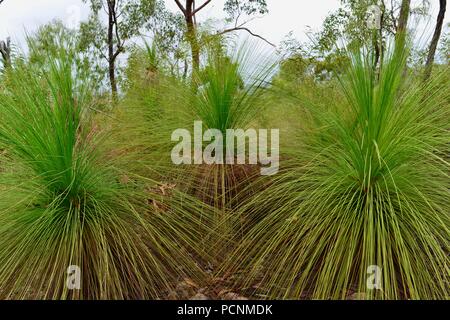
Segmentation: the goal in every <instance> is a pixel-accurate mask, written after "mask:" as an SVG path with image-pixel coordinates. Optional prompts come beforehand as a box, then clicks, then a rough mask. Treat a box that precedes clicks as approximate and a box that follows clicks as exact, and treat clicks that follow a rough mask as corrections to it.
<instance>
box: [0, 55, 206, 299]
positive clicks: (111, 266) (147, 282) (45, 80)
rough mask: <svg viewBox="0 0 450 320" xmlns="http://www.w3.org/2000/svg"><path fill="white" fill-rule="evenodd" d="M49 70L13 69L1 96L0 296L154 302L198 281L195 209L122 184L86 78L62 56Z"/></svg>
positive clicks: (199, 218)
mask: <svg viewBox="0 0 450 320" xmlns="http://www.w3.org/2000/svg"><path fill="white" fill-rule="evenodd" d="M47 67H48V68H46V69H45V70H40V69H38V70H37V69H35V68H31V67H30V66H16V67H15V68H14V70H13V71H12V72H11V73H10V74H8V78H7V80H6V81H7V82H6V84H5V88H4V90H3V91H2V93H1V99H0V115H1V118H2V121H1V123H0V150H3V151H2V155H1V158H0V238H1V241H0V283H1V284H2V285H1V290H0V297H2V298H17V299H23V298H45V299H68V298H69V299H131V298H134V299H145V298H162V297H165V296H167V293H168V291H169V290H170V289H171V288H172V286H173V285H174V283H175V281H177V279H179V278H180V277H190V278H192V279H196V278H198V277H199V276H201V270H199V268H198V267H197V264H196V263H195V262H194V261H193V259H192V258H191V256H190V254H189V250H190V249H192V250H193V252H194V251H195V249H194V247H195V248H198V247H199V243H200V241H201V236H202V235H203V234H204V233H206V232H207V230H205V229H203V228H202V227H201V226H202V225H203V221H205V220H206V219H207V216H203V211H202V209H201V207H199V206H198V205H194V204H192V203H191V202H190V200H189V198H187V197H185V196H180V197H179V196H177V195H176V194H175V193H173V194H172V196H171V197H170V198H169V197H165V198H164V199H163V197H162V196H161V195H159V194H158V193H157V192H152V190H151V189H149V188H147V187H146V181H145V180H138V179H134V180H133V182H132V183H125V182H123V181H122V179H120V177H121V176H123V175H124V172H123V171H124V169H123V168H120V167H119V166H117V165H116V164H117V163H119V162H117V161H116V158H117V157H118V156H117V155H114V156H112V155H111V154H110V152H106V150H105V148H104V147H103V146H105V145H108V143H105V141H106V138H105V137H106V136H110V134H106V132H103V131H102V130H100V128H99V127H98V126H97V125H96V124H95V122H93V111H92V110H93V109H95V108H91V106H93V105H94V104H95V102H94V101H93V100H91V99H90V98H89V97H90V95H89V94H88V91H89V88H90V86H89V81H88V79H84V78H78V77H77V75H76V73H75V72H74V70H73V69H72V62H71V59H69V58H68V57H67V56H66V55H64V53H61V54H60V55H59V56H58V57H55V58H49V62H48V66H47ZM158 197H159V198H158ZM157 199H159V200H157ZM155 201H158V203H160V205H159V206H154V205H151V203H152V202H155ZM191 227H192V229H191ZM197 253H198V252H197ZM74 266H76V267H78V268H79V271H80V272H81V274H78V275H79V276H80V279H79V284H80V287H79V290H71V289H73V288H71V287H70V286H67V281H68V279H70V277H69V275H68V273H67V272H68V271H69V272H72V271H73V270H76V268H75V267H74ZM74 268H75V269H74Z"/></svg>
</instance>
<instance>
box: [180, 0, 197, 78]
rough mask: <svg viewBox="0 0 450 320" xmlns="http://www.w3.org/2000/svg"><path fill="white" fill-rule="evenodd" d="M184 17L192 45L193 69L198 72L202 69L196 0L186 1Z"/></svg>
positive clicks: (188, 38)
mask: <svg viewBox="0 0 450 320" xmlns="http://www.w3.org/2000/svg"><path fill="white" fill-rule="evenodd" d="M184 17H185V20H186V28H187V33H186V37H187V40H188V41H189V45H190V47H191V54H192V69H193V71H194V72H197V71H198V70H199V69H200V47H199V44H198V39H197V30H196V29H197V28H196V27H197V26H196V24H195V21H194V18H195V17H194V0H187V1H186V12H185V16H184Z"/></svg>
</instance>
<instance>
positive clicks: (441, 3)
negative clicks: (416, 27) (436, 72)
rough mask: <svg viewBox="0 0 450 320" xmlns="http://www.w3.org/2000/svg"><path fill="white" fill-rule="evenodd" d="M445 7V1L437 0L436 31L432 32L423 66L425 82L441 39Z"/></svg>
mask: <svg viewBox="0 0 450 320" xmlns="http://www.w3.org/2000/svg"><path fill="white" fill-rule="evenodd" d="M446 7H447V0H439V14H438V17H437V21H436V29H435V30H434V34H433V38H432V39H431V43H430V49H429V50H428V56H427V62H426V64H425V74H424V79H425V80H427V79H428V78H429V77H430V75H431V70H432V68H433V63H434V56H435V55H436V48H437V45H438V42H439V38H440V37H441V32H442V25H443V24H444V17H445V10H446Z"/></svg>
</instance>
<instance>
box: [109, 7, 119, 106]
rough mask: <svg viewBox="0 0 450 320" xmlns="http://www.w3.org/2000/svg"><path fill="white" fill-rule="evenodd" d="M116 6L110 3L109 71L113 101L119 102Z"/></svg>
mask: <svg viewBox="0 0 450 320" xmlns="http://www.w3.org/2000/svg"><path fill="white" fill-rule="evenodd" d="M114 6H115V0H111V1H108V67H109V68H108V69H109V83H110V85H111V94H112V97H113V100H114V101H116V100H117V82H116V66H115V62H116V55H115V54H114V24H115V21H114V12H113V11H114ZM116 27H117V26H116Z"/></svg>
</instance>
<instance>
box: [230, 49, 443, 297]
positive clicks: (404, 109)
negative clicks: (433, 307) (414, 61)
mask: <svg viewBox="0 0 450 320" xmlns="http://www.w3.org/2000/svg"><path fill="white" fill-rule="evenodd" d="M397 46H400V47H398V48H397V50H390V51H389V52H390V53H389V54H387V55H386V57H385V61H384V63H383V67H382V69H381V71H380V76H379V79H378V78H377V76H376V74H375V73H374V71H373V68H371V64H372V59H368V58H366V55H363V54H361V53H356V54H353V55H352V56H351V67H350V68H349V70H348V73H347V76H346V77H345V78H343V79H342V81H341V86H340V88H341V89H340V92H341V95H342V96H343V99H342V100H339V99H337V100H335V101H334V102H333V103H332V104H331V105H328V106H322V107H317V106H315V107H314V108H311V109H308V112H309V114H310V115H311V121H310V123H309V125H304V126H302V127H303V129H297V131H295V132H291V141H290V144H291V148H289V149H286V150H285V152H286V156H287V158H288V159H287V160H286V161H285V162H284V163H283V164H282V166H283V168H285V169H284V170H283V171H281V172H280V173H279V174H278V175H276V176H274V177H273V179H271V181H270V182H269V184H267V181H265V183H266V184H265V185H264V186H266V187H267V185H268V187H267V188H266V189H265V190H262V191H261V192H260V193H258V194H257V195H256V196H255V197H253V198H251V199H249V200H248V201H247V202H246V203H245V204H243V206H242V208H241V210H242V211H243V212H246V214H251V215H253V216H254V217H256V218H257V219H258V220H259V221H260V222H259V223H258V224H257V225H256V226H255V227H254V228H253V229H252V230H251V231H250V232H249V233H248V235H247V236H246V238H245V240H244V241H242V243H241V245H239V246H238V248H237V249H236V251H235V253H234V255H232V256H231V257H230V258H229V259H228V260H227V263H226V266H225V268H224V269H225V270H227V271H229V272H232V274H236V272H237V270H240V271H241V272H242V274H243V275H244V276H243V277H241V278H240V280H238V281H237V284H238V286H239V287H240V288H242V287H251V286H252V285H254V284H256V283H258V284H259V285H258V287H259V289H260V291H258V293H259V294H262V295H263V297H267V298H294V299H299V298H319V299H330V298H331V299H342V298H348V297H349V296H350V295H352V293H355V292H357V293H359V297H360V298H361V297H363V298H366V299H373V298H384V299H402V298H403V299H405V298H410V299H419V298H422V299H446V298H448V297H449V294H450V287H449V280H450V278H449V275H450V269H449V268H450V258H449V252H450V240H449V232H450V216H449V212H450V202H449V199H450V197H449V195H450V194H449V190H450V188H449V187H450V184H449V177H448V172H449V171H448V169H449V163H448V153H449V145H448V141H449V138H450V136H449V131H448V119H449V115H450V113H449V111H450V109H449V104H448V101H449V100H448V99H449V95H448V93H449V90H448V82H445V81H442V79H443V77H445V73H442V74H441V75H440V76H438V75H437V76H436V78H435V79H433V80H432V81H431V82H430V83H428V84H423V83H422V82H421V81H419V80H418V79H411V78H409V77H407V76H406V77H405V76H404V74H405V73H404V70H405V63H406V55H407V52H408V50H405V48H404V47H403V46H401V42H399V43H397ZM445 71H446V72H448V70H445ZM299 121H300V120H299ZM303 121H308V120H307V119H303ZM373 276H375V278H374V277H373ZM374 279H375V280H376V282H374V283H373V284H376V285H377V286H376V287H375V288H374V286H369V284H370V283H372V282H373V280H374ZM371 281H372V282H371ZM369 282H370V283H369Z"/></svg>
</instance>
